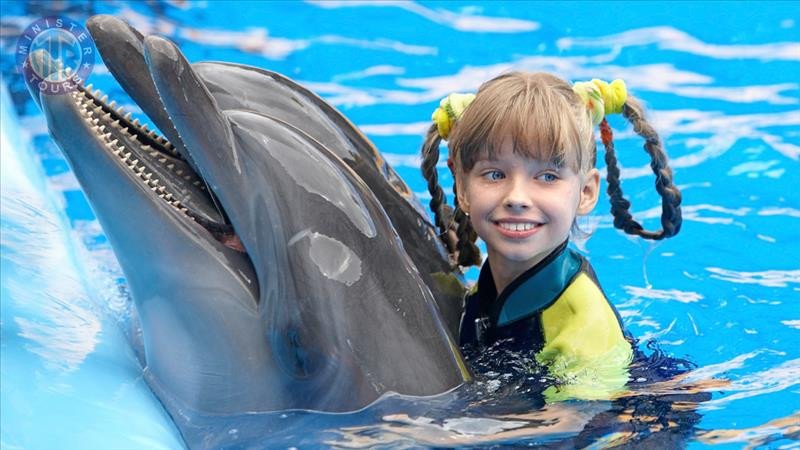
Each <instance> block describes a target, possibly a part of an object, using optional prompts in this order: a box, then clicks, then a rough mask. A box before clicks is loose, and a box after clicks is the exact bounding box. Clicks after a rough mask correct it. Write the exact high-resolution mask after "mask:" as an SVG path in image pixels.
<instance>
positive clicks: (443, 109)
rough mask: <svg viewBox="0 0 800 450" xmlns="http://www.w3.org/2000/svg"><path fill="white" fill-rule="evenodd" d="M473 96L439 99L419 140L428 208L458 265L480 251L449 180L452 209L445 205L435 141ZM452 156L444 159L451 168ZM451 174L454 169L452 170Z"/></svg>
mask: <svg viewBox="0 0 800 450" xmlns="http://www.w3.org/2000/svg"><path fill="white" fill-rule="evenodd" d="M474 98H475V95H474V94H455V93H454V94H450V95H448V96H447V97H445V98H443V99H442V101H441V102H439V107H438V108H436V110H435V111H434V112H433V114H432V115H431V120H433V125H431V127H430V128H429V129H428V132H427V134H426V135H425V142H424V143H423V144H422V175H423V176H424V177H425V180H427V181H428V192H430V194H431V202H430V208H431V211H433V215H434V221H435V224H436V227H437V228H438V229H439V237H440V238H441V239H442V241H443V242H444V244H445V246H446V247H447V251H448V252H449V253H450V255H457V263H458V264H459V265H461V266H472V265H478V264H480V261H481V252H480V250H479V249H478V247H477V246H476V245H475V241H476V240H477V238H478V235H477V233H475V230H474V229H473V228H472V224H471V223H470V221H469V217H468V216H467V215H466V214H464V212H463V211H461V209H459V208H458V193H457V192H456V186H455V185H456V183H455V180H454V182H453V194H454V197H455V205H456V208H455V211H453V210H452V209H451V208H450V207H449V206H447V200H446V198H445V195H444V192H443V191H442V187H441V186H439V181H438V174H437V172H436V164H437V163H438V162H439V145H440V144H441V142H442V141H443V140H445V139H447V138H448V136H449V135H450V131H451V130H452V129H453V126H454V125H455V124H456V121H457V120H458V118H459V117H461V114H463V113H464V110H465V109H466V108H467V106H469V104H470V103H471V102H472V100H473V99H474ZM453 164H454V163H453V159H452V158H451V159H449V160H448V164H447V165H448V167H450V170H451V171H453V170H454V165H453ZM453 175H454V178H457V177H455V173H454V174H453Z"/></svg>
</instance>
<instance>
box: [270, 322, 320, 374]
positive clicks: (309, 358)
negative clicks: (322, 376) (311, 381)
mask: <svg viewBox="0 0 800 450" xmlns="http://www.w3.org/2000/svg"><path fill="white" fill-rule="evenodd" d="M272 342H273V344H274V345H273V352H275V355H276V356H277V358H276V359H277V361H278V363H279V364H280V366H281V368H282V369H283V370H284V371H285V372H286V373H287V374H288V375H290V376H292V377H294V378H308V377H310V376H312V375H314V374H315V373H316V372H317V369H318V368H319V367H318V366H319V364H318V361H317V359H318V358H314V357H313V354H312V353H311V352H309V351H308V346H307V343H306V342H304V339H303V333H301V331H300V328H298V327H295V326H289V327H287V328H284V329H283V331H282V332H280V333H277V334H276V335H274V336H273V337H272Z"/></svg>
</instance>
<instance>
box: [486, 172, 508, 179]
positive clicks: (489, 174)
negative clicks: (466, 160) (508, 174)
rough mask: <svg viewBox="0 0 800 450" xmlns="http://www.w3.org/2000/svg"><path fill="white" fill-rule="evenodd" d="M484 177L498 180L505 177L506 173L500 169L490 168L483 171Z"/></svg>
mask: <svg viewBox="0 0 800 450" xmlns="http://www.w3.org/2000/svg"><path fill="white" fill-rule="evenodd" d="M483 177H484V178H486V179H487V180H489V181H498V180H502V179H503V178H505V175H503V172H501V171H499V170H488V171H486V172H484V173H483Z"/></svg>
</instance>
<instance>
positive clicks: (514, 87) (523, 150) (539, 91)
mask: <svg viewBox="0 0 800 450" xmlns="http://www.w3.org/2000/svg"><path fill="white" fill-rule="evenodd" d="M508 138H510V139H511V140H512V142H513V144H514V153H516V154H518V155H523V156H527V157H531V158H535V159H538V160H541V161H549V162H552V163H553V164H555V165H557V166H558V167H569V168H571V169H572V170H574V171H575V172H576V173H582V172H585V171H587V170H589V169H590V168H592V167H594V164H595V161H594V159H595V157H594V155H595V143H594V134H593V131H592V124H591V121H590V118H589V115H588V113H587V111H586V108H585V107H584V106H583V104H581V103H580V101H579V99H578V96H577V95H575V94H574V93H573V92H572V87H571V86H570V85H569V84H567V83H566V82H565V81H563V80H561V79H559V78H557V77H555V76H552V75H549V74H544V73H534V74H527V73H518V72H513V73H509V74H506V75H503V76H500V77H498V78H495V79H494V80H492V81H490V82H488V83H486V84H484V86H482V87H481V89H480V90H479V91H478V94H477V96H476V97H475V100H474V101H473V102H472V104H470V105H469V107H467V109H466V111H465V112H464V115H463V116H462V117H461V118H460V119H459V121H458V123H457V124H456V126H455V128H454V130H453V133H452V135H451V137H450V142H449V146H450V149H451V151H452V152H453V156H454V160H455V161H456V163H457V164H458V163H460V165H461V168H460V169H461V170H463V171H464V172H468V171H469V170H471V169H472V167H473V166H474V165H475V163H476V162H477V161H478V160H479V159H481V158H486V157H488V158H490V159H491V158H494V157H495V156H496V155H497V153H498V152H499V151H500V147H501V146H502V144H503V141H504V140H505V139H508Z"/></svg>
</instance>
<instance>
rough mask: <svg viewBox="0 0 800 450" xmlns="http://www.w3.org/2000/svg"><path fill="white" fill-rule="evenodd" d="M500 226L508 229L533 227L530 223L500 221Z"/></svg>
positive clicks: (517, 229)
mask: <svg viewBox="0 0 800 450" xmlns="http://www.w3.org/2000/svg"><path fill="white" fill-rule="evenodd" d="M500 226H501V227H503V228H505V229H506V230H509V231H528V230H532V229H533V227H534V225H533V224H532V223H501V224H500Z"/></svg>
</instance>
